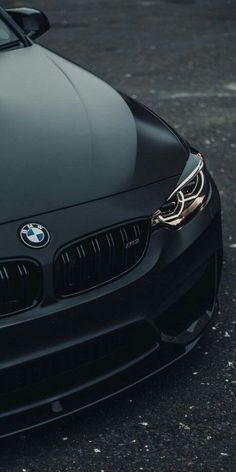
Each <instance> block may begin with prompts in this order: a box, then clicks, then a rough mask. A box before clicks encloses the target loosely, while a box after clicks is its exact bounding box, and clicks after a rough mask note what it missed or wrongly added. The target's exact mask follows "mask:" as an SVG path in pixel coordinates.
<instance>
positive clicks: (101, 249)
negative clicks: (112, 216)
mask: <svg viewBox="0 0 236 472" xmlns="http://www.w3.org/2000/svg"><path fill="white" fill-rule="evenodd" d="M149 234H150V222H149V220H140V221H136V222H132V223H126V224H124V225H122V226H119V227H114V228H109V229H108V230H105V231H102V232H100V233H97V234H92V235H91V236H88V237H86V238H83V239H81V240H80V241H77V242H75V243H73V244H71V245H70V246H67V247H66V248H65V249H62V250H61V251H60V253H59V254H57V256H56V259H55V263H54V279H55V290H56V293H57V295H58V296H59V297H68V296H72V295H75V294H78V293H81V292H84V291H86V290H90V289H92V288H94V287H96V286H98V285H101V284H104V283H106V282H109V281H110V280H112V279H114V278H115V277H118V276H120V275H122V274H123V273H125V272H127V271H128V270H130V269H132V268H133V267H134V266H135V265H136V264H137V263H138V262H140V260H141V259H142V257H143V255H144V253H145V250H146V247H147V243H148V240H149ZM68 255H69V257H68Z"/></svg>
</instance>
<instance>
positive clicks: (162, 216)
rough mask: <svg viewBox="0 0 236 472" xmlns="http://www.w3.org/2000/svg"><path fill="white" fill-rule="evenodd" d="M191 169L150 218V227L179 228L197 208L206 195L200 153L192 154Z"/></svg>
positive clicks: (202, 162) (205, 183)
mask: <svg viewBox="0 0 236 472" xmlns="http://www.w3.org/2000/svg"><path fill="white" fill-rule="evenodd" d="M192 159H193V169H192V170H191V172H190V173H189V174H188V175H187V177H184V178H182V179H181V180H180V182H179V184H178V186H177V188H176V189H175V190H174V192H173V193H172V194H171V195H170V197H169V198H168V200H167V201H166V203H164V205H162V207H161V208H159V209H158V210H157V211H156V212H155V213H154V214H153V216H152V226H153V227H156V226H157V225H165V226H169V227H176V226H179V225H180V224H181V223H183V221H184V220H185V219H186V218H187V217H188V216H189V215H191V213H193V212H194V211H195V210H196V209H197V208H199V207H200V206H201V205H202V203H203V201H204V199H205V196H206V193H207V182H206V176H205V171H204V161H203V157H202V155H201V154H200V153H198V154H192Z"/></svg>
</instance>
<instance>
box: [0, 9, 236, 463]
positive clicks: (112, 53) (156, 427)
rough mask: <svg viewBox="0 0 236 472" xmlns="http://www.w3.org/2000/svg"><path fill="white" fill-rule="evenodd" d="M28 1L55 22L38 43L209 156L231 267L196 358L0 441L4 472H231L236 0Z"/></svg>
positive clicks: (235, 448)
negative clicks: (159, 118) (88, 72)
mask: <svg viewBox="0 0 236 472" xmlns="http://www.w3.org/2000/svg"><path fill="white" fill-rule="evenodd" d="M22 3H23V4H24V5H28V6H32V7H35V8H40V9H43V10H44V11H45V12H46V13H47V14H48V16H49V18H50V21H51V25H52V28H51V31H50V32H49V33H48V34H47V35H45V37H44V38H43V39H42V40H41V43H42V44H44V45H45V46H47V47H50V48H52V49H53V50H55V51H57V52H59V53H60V54H62V55H63V56H66V57H68V58H70V59H72V60H73V61H75V62H77V63H79V64H81V65H82V66H84V67H86V68H88V69H90V70H91V71H93V72H94V73H96V74H98V75H99V76H101V77H102V78H104V79H105V80H106V81H108V82H109V83H110V84H111V85H113V86H115V87H117V88H118V89H120V90H122V91H125V92H126V93H128V94H130V95H132V96H134V97H137V98H138V99H139V100H140V101H142V102H144V103H145V104H147V105H148V106H150V107H152V108H153V109H154V110H155V111H156V112H157V113H158V114H160V115H161V116H162V117H164V118H165V119H166V120H167V121H168V122H170V123H171V124H172V125H173V126H174V127H175V128H176V129H177V130H178V131H179V132H180V133H181V134H183V135H184V136H185V137H186V138H187V140H188V141H190V142H191V143H192V144H193V145H194V146H195V147H196V148H198V149H199V150H201V151H202V152H203V153H204V154H205V156H206V160H207V164H208V167H209V169H210V171H211V173H212V174H213V176H214V178H215V180H216V182H217V184H218V187H219V190H220V193H221V197H222V216H223V232H224V270H223V276H222V284H221V290H220V313H219V317H218V319H217V321H216V323H215V325H214V326H213V327H212V328H211V329H210V330H209V332H208V333H207V334H206V336H205V337H204V339H203V340H202V342H201V344H200V345H199V346H198V348H197V349H195V351H194V352H192V354H190V355H189V356H188V357H187V358H185V359H184V360H182V361H180V362H179V363H178V364H176V365H175V367H172V368H171V369H169V370H168V371H166V372H164V373H163V374H161V375H160V376H158V377H155V378H153V379H152V380H149V381H146V382H145V383H143V384H141V385H140V386H138V387H136V388H135V389H132V390H130V391H129V392H127V393H125V394H122V395H121V396H118V397H115V398H114V399H112V400H109V401H106V402H104V403H102V404H100V405H99V406H98V407H96V408H93V409H90V410H88V411H86V412H84V413H83V414H79V415H77V416H75V417H73V418H71V419H68V420H66V421H63V422H60V423H55V424H54V425H53V426H50V427H47V428H43V429H40V430H37V431H33V432H29V433H27V434H24V435H20V436H18V437H15V438H11V439H8V440H4V441H2V442H1V443H0V472H69V471H73V472H77V471H81V472H139V471H144V472H185V471H186V472H187V471H188V472H221V471H223V472H235V471H236V402H235V391H236V375H235V372H236V355H235V347H236V264H235V260H236V234H235V226H236V216H235V205H236V185H235V181H236V136H235V127H236V28H235V26H236V1H235V0H232V1H226V0H225V1H223V0H153V1H152V0H64V1H62V0H38V1H35V0H31V2H29V1H24V2H23V0H22V2H21V1H11V0H9V1H3V2H2V5H3V6H5V7H6V6H8V7H13V6H20V5H22ZM0 74H1V73H0ZM0 80H1V77H0Z"/></svg>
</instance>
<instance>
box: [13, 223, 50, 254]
mask: <svg viewBox="0 0 236 472" xmlns="http://www.w3.org/2000/svg"><path fill="white" fill-rule="evenodd" d="M20 238H21V240H22V241H23V243H24V244H26V246H29V247H33V248H35V249H37V248H42V247H45V246H47V244H48V243H49V241H50V234H49V232H48V230H47V229H46V228H45V227H44V226H42V225H39V224H38V223H28V224H27V225H24V226H22V227H21V229H20Z"/></svg>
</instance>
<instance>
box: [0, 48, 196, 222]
mask: <svg viewBox="0 0 236 472" xmlns="http://www.w3.org/2000/svg"><path fill="white" fill-rule="evenodd" d="M0 69H1V75H0V110H1V114H0V137H1V160H0V198H1V212H0V223H3V222H6V221H10V220H14V219H19V218H24V217H29V216H31V215H36V214H39V213H43V212H48V211H51V210H56V209H59V208H63V207H68V206H71V205H76V204H80V203H84V202H87V201H91V200H95V199H98V198H102V197H106V196H109V195H113V194H115V193H120V192H124V191H127V190H129V189H132V188H136V187H139V186H144V185H147V184H150V183H152V182H157V181H160V180H163V179H166V178H167V177H170V176H177V175H178V174H180V173H181V172H182V170H183V168H184V165H185V163H186V160H187V156H188V154H187V151H186V149H185V147H184V145H183V144H182V143H181V142H180V140H179V139H178V137H177V136H176V135H175V134H174V133H173V132H172V131H171V130H170V129H169V128H168V127H167V126H166V125H165V124H164V123H163V122H162V121H161V120H160V119H158V118H157V117H156V116H155V115H154V114H151V113H150V112H149V111H147V110H146V109H145V108H142V107H141V106H140V105H139V104H136V103H135V102H133V101H131V100H129V105H130V108H129V106H128V105H127V103H126V102H125V101H124V99H123V98H122V97H121V96H120V94H119V93H118V92H116V91H115V90H114V89H112V88H111V87H110V86H109V85H107V84H106V83H105V82H103V81H102V80H100V79H99V78H97V77H95V76H94V75H92V74H90V73H89V72H87V71H85V70H84V69H81V68H79V67H78V66H76V65H74V64H72V63H70V62H68V61H66V60H64V59H62V58H60V57H59V56H57V55H55V54H53V53H51V52H49V51H48V50H45V49H43V48H41V47H40V46H37V45H33V46H31V47H27V48H23V49H19V50H12V51H8V52H5V53H2V54H1V55H0ZM171 189H172V187H169V193H170V191H171Z"/></svg>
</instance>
